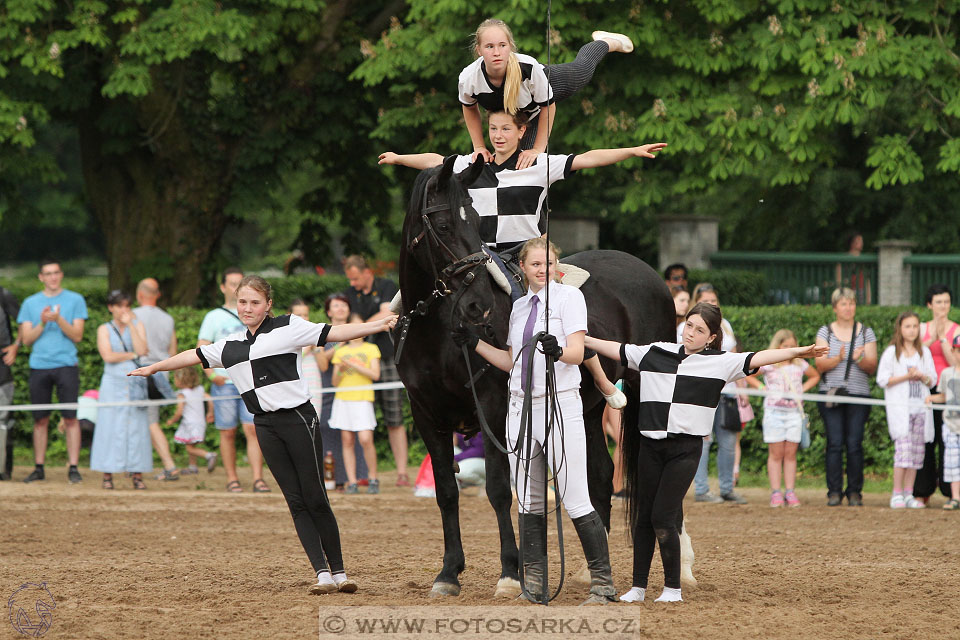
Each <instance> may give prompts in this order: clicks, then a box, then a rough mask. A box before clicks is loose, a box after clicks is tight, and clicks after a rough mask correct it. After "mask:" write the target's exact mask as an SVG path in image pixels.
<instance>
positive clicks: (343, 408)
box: [330, 313, 380, 493]
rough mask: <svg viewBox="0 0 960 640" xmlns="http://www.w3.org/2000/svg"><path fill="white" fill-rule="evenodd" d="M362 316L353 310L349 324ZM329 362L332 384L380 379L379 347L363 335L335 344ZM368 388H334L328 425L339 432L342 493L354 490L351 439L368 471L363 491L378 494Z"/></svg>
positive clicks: (374, 421)
mask: <svg viewBox="0 0 960 640" xmlns="http://www.w3.org/2000/svg"><path fill="white" fill-rule="evenodd" d="M362 323H363V318H361V317H360V316H359V315H358V314H356V313H354V314H351V315H350V324H362ZM330 364H332V365H333V386H335V387H362V386H366V385H369V384H372V383H373V382H374V381H376V380H379V379H380V349H378V348H377V345H375V344H373V343H371V342H364V340H363V338H356V339H355V340H351V341H349V342H347V343H346V344H344V345H343V346H341V347H338V348H337V350H336V351H335V352H334V354H333V359H331V360H330ZM373 401H374V393H373V390H372V389H367V390H359V391H338V392H337V393H336V394H334V397H333V411H332V412H331V414H330V426H331V427H333V428H334V429H339V430H340V431H341V434H340V436H341V442H342V444H343V466H344V467H345V468H346V471H347V489H346V493H357V457H356V453H355V452H354V443H355V440H359V441H360V446H361V447H362V448H363V457H364V459H365V460H366V462H367V469H368V470H369V477H370V485H369V486H368V487H367V493H380V481H379V480H378V479H377V451H376V449H375V448H374V446H373V430H374V429H376V428H377V418H376V415H375V414H374V412H373Z"/></svg>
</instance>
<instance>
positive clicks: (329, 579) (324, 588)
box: [310, 571, 338, 595]
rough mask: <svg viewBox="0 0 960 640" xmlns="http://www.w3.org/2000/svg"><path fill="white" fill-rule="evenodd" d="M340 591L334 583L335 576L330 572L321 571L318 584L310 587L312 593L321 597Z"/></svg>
mask: <svg viewBox="0 0 960 640" xmlns="http://www.w3.org/2000/svg"><path fill="white" fill-rule="evenodd" d="M335 591H338V589H337V583H336V582H334V581H333V576H331V575H330V572H329V571H321V572H320V573H318V574H317V584H315V585H313V586H312V587H310V593H312V594H314V595H321V594H324V593H333V592H335Z"/></svg>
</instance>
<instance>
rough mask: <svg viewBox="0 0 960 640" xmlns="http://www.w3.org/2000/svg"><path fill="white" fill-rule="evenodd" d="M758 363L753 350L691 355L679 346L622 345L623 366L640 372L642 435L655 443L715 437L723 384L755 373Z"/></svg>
mask: <svg viewBox="0 0 960 640" xmlns="http://www.w3.org/2000/svg"><path fill="white" fill-rule="evenodd" d="M752 359H753V353H752V352H750V353H730V352H727V351H714V350H711V349H707V350H704V351H701V352H700V353H692V354H688V353H686V351H685V349H684V347H683V345H682V344H675V343H673V342H654V343H653V344H647V345H642V346H641V345H635V344H624V345H621V347H620V362H621V363H622V364H623V366H625V367H629V368H631V369H634V370H636V371H639V372H640V417H639V425H638V427H639V429H640V433H641V434H642V435H644V436H647V437H648V438H652V439H654V440H662V439H663V438H666V437H667V435H668V434H671V433H682V434H687V435H692V436H706V435H709V434H710V431H711V429H713V414H714V413H716V410H717V405H718V404H720V391H721V390H722V389H723V385H725V384H726V383H728V382H732V381H734V380H739V379H740V378H744V377H746V376H748V375H752V374H753V373H755V372H756V370H751V369H750V361H751V360H752Z"/></svg>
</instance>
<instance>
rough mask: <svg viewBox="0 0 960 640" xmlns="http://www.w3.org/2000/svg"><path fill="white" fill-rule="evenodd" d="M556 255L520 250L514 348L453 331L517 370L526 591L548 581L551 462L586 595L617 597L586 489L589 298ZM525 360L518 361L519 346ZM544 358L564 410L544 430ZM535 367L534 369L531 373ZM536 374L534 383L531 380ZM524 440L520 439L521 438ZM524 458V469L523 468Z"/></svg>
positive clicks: (540, 247)
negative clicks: (583, 371)
mask: <svg viewBox="0 0 960 640" xmlns="http://www.w3.org/2000/svg"><path fill="white" fill-rule="evenodd" d="M549 249H550V250H549V257H548V255H547V254H548V251H547V242H546V240H545V239H544V238H539V237H538V238H534V239H532V240H528V241H527V242H526V243H525V244H524V245H523V248H522V249H521V251H520V266H521V268H522V269H523V273H524V275H525V276H526V278H527V282H528V284H529V290H528V292H527V295H525V296H524V297H522V298H520V299H519V300H517V301H516V302H515V303H514V304H513V311H512V312H511V314H510V326H509V330H508V334H507V347H508V348H507V349H506V350H503V349H498V348H496V347H494V346H493V345H490V344H488V343H486V342H484V341H482V340H480V338H479V337H478V336H477V335H476V334H475V333H473V331H472V329H469V328H465V327H460V328H459V329H456V330H455V331H454V335H453V339H454V342H456V343H457V344H458V345H466V347H467V348H468V349H471V350H475V351H476V352H477V353H478V354H480V355H481V356H482V357H483V358H484V359H486V360H487V361H489V362H490V363H491V364H493V365H494V366H495V367H497V368H499V369H502V370H504V371H507V372H508V373H510V406H509V408H508V410H507V430H506V433H507V444H508V446H509V447H510V448H511V449H513V450H515V451H513V452H512V453H510V455H509V460H510V470H511V473H512V474H513V475H514V477H516V478H517V495H518V501H519V506H520V515H519V519H518V521H519V526H520V533H521V540H522V543H523V545H522V553H523V556H522V557H523V577H524V584H525V588H526V591H527V593H528V594H529V595H530V596H531V598H532V599H533V600H534V601H539V600H540V599H541V597H542V596H543V594H544V590H545V589H546V588H547V585H546V584H544V580H543V576H544V567H545V563H546V540H547V519H546V515H544V505H545V501H546V486H545V484H544V482H543V478H544V474H545V469H544V466H545V465H549V467H550V469H551V470H552V471H553V473H554V475H555V476H556V481H557V488H558V490H559V497H560V499H561V500H562V502H563V506H564V508H565V509H566V510H567V515H569V516H570V518H571V520H573V525H574V527H575V528H576V530H577V535H578V536H579V537H580V544H581V545H582V546H583V554H584V556H585V557H586V559H587V566H588V568H589V569H590V577H591V588H590V594H591V595H590V598H589V599H588V600H587V603H600V604H604V603H606V602H612V601H613V599H614V598H615V596H616V590H615V589H614V586H613V576H612V572H611V569H610V556H609V552H608V549H607V532H606V530H605V529H604V526H603V522H602V521H601V519H600V516H599V514H597V512H596V510H595V509H594V508H593V505H592V504H591V503H590V494H589V491H588V489H587V457H586V451H587V443H586V433H585V431H584V423H583V406H582V404H581V402H580V368H579V366H578V365H579V364H580V362H581V361H582V360H583V337H584V335H585V334H586V332H587V306H586V303H585V302H584V298H583V294H582V293H581V292H580V290H579V289H577V288H575V287H571V286H568V285H564V284H560V283H559V282H554V275H555V268H556V264H557V253H558V251H557V248H556V247H554V246H553V244H552V243H551V244H550V247H549ZM547 287H549V288H550V309H549V311H550V322H549V330H550V333H548V334H546V335H545V336H544V337H543V338H542V339H541V340H540V343H541V345H542V353H541V352H540V351H539V350H537V348H536V343H535V342H534V343H533V344H531V342H532V338H533V336H535V335H536V334H538V333H540V332H542V331H544V330H545V328H546V305H545V297H546V291H547ZM517 353H519V354H520V366H519V367H515V366H514V356H515V354H517ZM545 358H550V359H551V360H553V361H555V364H554V367H555V372H556V373H555V377H554V381H555V386H556V404H555V405H553V406H554V409H555V410H556V411H557V413H558V414H559V417H558V419H557V421H556V423H555V426H554V428H553V431H552V432H551V433H550V434H549V437H547V434H545V433H544V417H545V415H544V414H545V411H546V409H547V406H548V405H547V403H546V396H547V392H548V389H547V387H546V380H545V377H546V376H545V370H546V361H545ZM530 374H532V376H531V375H530ZM530 381H532V384H530ZM526 384H530V388H529V389H527V390H526V393H529V394H531V396H532V397H531V398H526V400H527V402H529V403H530V404H531V405H532V415H531V416H529V420H530V422H529V427H530V433H529V434H526V433H522V432H521V416H522V409H523V407H524V404H525V402H524V400H525V398H524V385H526ZM518 442H520V445H519V446H518V445H517V443H518ZM521 460H522V461H523V462H524V463H525V465H524V466H525V468H524V469H523V471H524V473H523V474H522V475H518V468H519V467H520V463H521Z"/></svg>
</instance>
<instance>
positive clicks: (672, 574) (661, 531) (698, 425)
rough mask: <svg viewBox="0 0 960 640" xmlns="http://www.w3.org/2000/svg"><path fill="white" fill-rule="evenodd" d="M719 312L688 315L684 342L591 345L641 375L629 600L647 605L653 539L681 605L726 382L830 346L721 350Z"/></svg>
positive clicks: (629, 450) (630, 431) (631, 461)
mask: <svg viewBox="0 0 960 640" xmlns="http://www.w3.org/2000/svg"><path fill="white" fill-rule="evenodd" d="M721 320H722V316H721V314H720V309H719V308H717V307H715V306H714V305H712V304H707V303H698V304H696V305H695V306H694V307H693V308H692V309H690V311H689V312H687V320H686V324H685V325H684V328H683V342H682V343H681V344H675V343H672V342H655V343H653V344H648V345H633V344H621V343H619V342H611V341H609V340H598V339H596V338H592V337H590V336H587V337H586V339H585V341H584V342H585V344H586V346H587V347H589V348H591V349H593V350H595V351H596V352H597V353H599V354H601V355H604V356H607V357H608V358H619V360H620V362H621V364H622V365H623V366H625V367H629V368H631V369H634V370H636V371H639V372H640V388H641V396H640V407H639V418H638V423H637V424H632V425H631V424H625V425H623V430H624V436H623V438H624V444H623V447H624V462H625V464H626V466H627V469H626V477H627V500H628V506H629V513H630V523H631V527H632V530H633V587H632V588H631V589H630V591H628V592H627V593H625V594H624V595H622V596H621V597H620V599H621V600H622V601H624V602H639V601H641V600H643V599H644V596H645V594H646V588H647V577H648V574H649V573H650V562H651V560H652V559H653V547H654V543H655V541H657V542H659V543H660V558H661V559H662V560H663V575H664V589H663V593H662V594H661V595H660V597H659V598H657V602H679V601H681V600H682V598H681V593H680V527H681V523H682V522H683V497H684V496H685V495H686V493H687V490H688V489H689V488H690V483H691V482H692V481H693V476H694V474H695V473H696V471H697V463H698V462H699V460H700V453H701V451H702V449H703V437H704V436H706V435H707V434H709V433H710V431H711V429H712V428H713V414H714V412H715V411H716V409H717V405H718V404H719V402H720V391H721V390H722V389H723V386H724V385H725V384H726V383H727V382H732V381H734V380H738V379H740V378H743V377H745V376H747V375H751V374H753V373H755V372H756V370H757V369H758V368H759V367H763V366H765V365H771V364H776V363H777V362H783V361H786V360H793V359H795V358H812V357H815V356H819V355H823V354H824V353H826V351H827V348H826V347H821V346H814V345H811V346H809V347H794V348H792V349H767V350H765V351H758V352H756V353H729V352H725V351H721V350H720V341H721V339H722V332H721V329H720V322H721Z"/></svg>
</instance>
